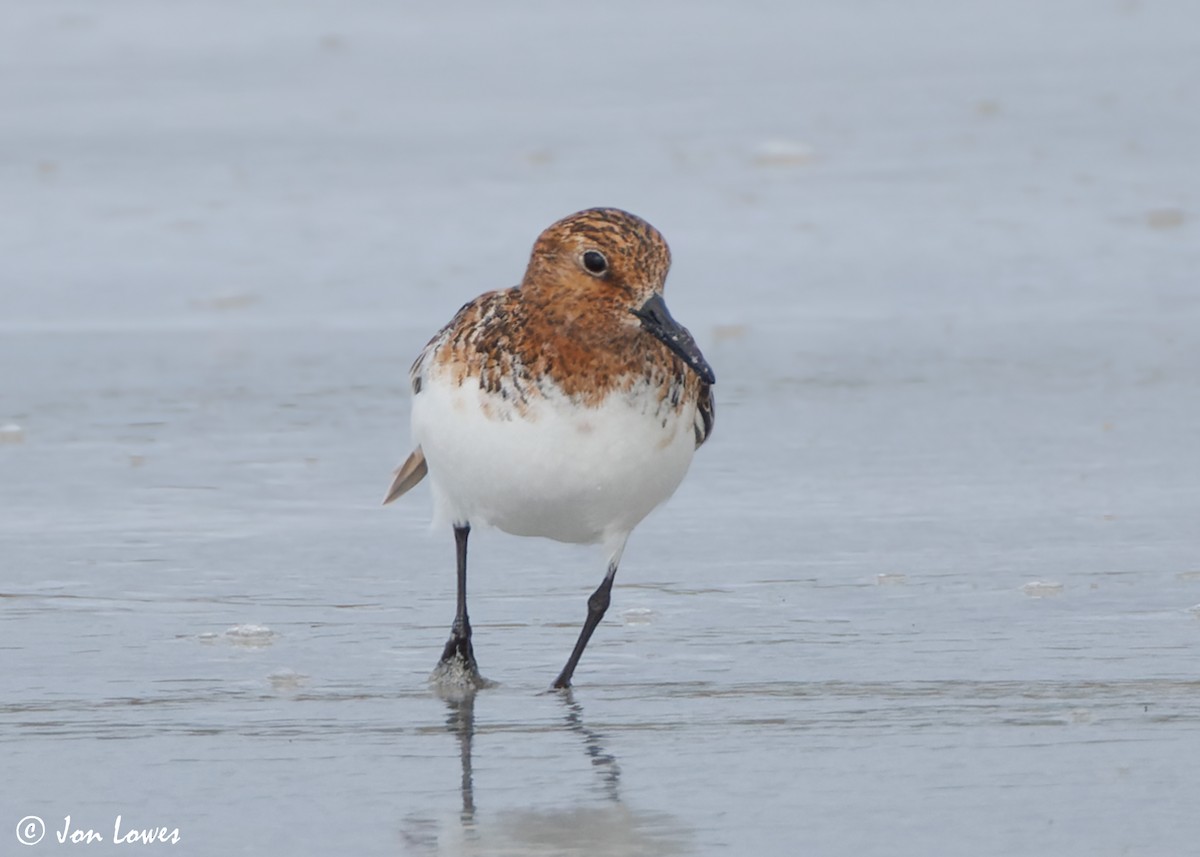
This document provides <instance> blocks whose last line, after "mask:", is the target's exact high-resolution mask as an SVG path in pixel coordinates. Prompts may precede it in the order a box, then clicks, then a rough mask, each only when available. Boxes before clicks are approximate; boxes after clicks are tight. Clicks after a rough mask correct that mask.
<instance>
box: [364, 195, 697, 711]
mask: <svg viewBox="0 0 1200 857" xmlns="http://www.w3.org/2000/svg"><path fill="white" fill-rule="evenodd" d="M670 265H671V254H670V251H669V250H668V249H667V243H666V241H664V240H663V237H662V235H661V234H659V232H658V230H657V229H655V228H654V227H653V226H651V225H650V224H649V223H647V222H646V221H644V220H642V219H641V218H638V217H635V216H634V215H632V214H629V213H627V212H624V211H620V210H618V209H615V208H593V209H589V210H587V211H581V212H579V213H578V214H572V215H571V216H570V217H567V218H564V219H563V220H560V221H558V222H557V223H555V224H554V225H552V226H551V227H549V228H548V229H546V231H544V232H543V233H542V234H541V235H540V236H538V239H537V241H536V242H535V243H534V245H533V252H532V254H531V256H530V259H529V266H528V268H527V269H526V271H525V277H524V279H523V280H522V281H521V284H520V285H519V286H516V287H514V288H511V289H506V290H504V291H495V292H487V293H486V294H483V295H480V296H479V297H477V298H476V299H475V300H473V301H471V302H470V303H468V304H466V305H465V306H464V307H463V308H462V309H460V310H459V311H458V314H457V315H455V316H454V318H453V319H452V320H451V321H450V323H449V324H448V325H446V326H445V327H444V328H442V329H441V331H439V332H438V334H437V335H436V336H434V337H433V339H431V340H430V341H429V344H428V345H426V346H425V348H424V350H423V351H422V352H421V355H420V356H419V357H418V358H417V360H416V362H415V363H414V364H413V367H412V370H411V373H410V377H411V380H412V390H413V403H412V436H413V440H414V442H415V443H416V444H417V448H416V449H415V450H414V451H413V453H412V455H410V456H409V457H408V460H407V461H405V463H404V465H403V466H402V467H401V468H400V469H399V470H397V471H396V478H395V481H394V482H393V483H392V487H391V490H390V491H389V492H388V495H387V499H385V500H384V502H385V503H388V502H391V501H392V500H394V499H396V498H397V497H399V496H400V495H401V494H404V493H405V492H406V491H408V490H409V489H410V488H412V487H413V486H414V485H416V484H417V483H418V482H420V481H421V480H422V479H423V478H424V477H425V476H426V474H428V476H429V481H430V483H431V486H432V489H433V502H434V517H435V521H441V522H448V523H450V524H451V525H452V526H453V528H454V538H455V543H456V547H457V555H458V610H457V613H456V615H455V617H454V624H453V626H452V627H451V630H450V639H449V641H447V643H446V647H445V650H444V651H443V652H442V657H441V661H440V662H439V663H438V668H437V669H436V670H435V671H434V674H433V676H432V678H433V679H434V680H435V681H446V682H454V683H457V684H465V685H468V686H470V687H479V686H482V685H483V684H486V682H485V680H484V679H482V678H481V677H480V675H479V670H478V667H477V666H476V662H475V655H474V651H473V649H472V646H471V624H470V621H469V620H468V619H467V536H468V535H469V533H470V531H471V526H472V525H473V524H480V523H482V524H488V525H490V526H493V527H497V528H498V529H501V530H503V531H505V532H507V533H512V534H514V535H518V536H543V537H546V538H551V539H556V540H558V541H561V542H573V543H579V544H600V545H602V546H603V547H604V549H605V550H606V551H607V553H608V571H607V573H606V574H605V575H604V580H603V582H601V584H600V586H599V587H598V588H597V589H596V591H595V592H594V593H593V594H592V596H591V597H590V598H589V599H588V611H587V620H586V621H585V622H584V625H583V629H582V631H581V632H580V634H579V639H578V641H577V642H576V643H575V648H574V650H573V651H572V652H571V656H570V658H569V659H568V660H567V663H566V666H564V667H563V669H562V672H561V673H559V675H558V678H557V679H555V681H554V687H556V688H565V687H569V686H570V683H571V676H572V674H573V673H574V671H575V666H576V664H577V663H578V662H579V657H580V655H581V654H583V650H584V647H585V646H586V645H587V642H588V639H589V638H590V637H591V636H592V632H593V631H594V630H595V629H596V625H597V624H599V622H600V619H601V618H602V617H603V616H604V611H605V610H606V609H607V608H608V604H609V599H610V592H611V590H612V584H613V578H614V577H615V576H616V573H617V565H618V563H619V562H620V561H621V554H622V552H623V551H624V550H625V542H626V540H627V539H628V538H629V534H630V533H631V532H632V531H633V528H634V527H636V526H637V525H638V523H640V522H641V520H642V519H643V518H645V517H646V515H647V514H649V513H650V511H651V510H652V509H654V508H655V507H656V506H658V505H659V504H660V503H662V502H663V501H665V500H666V499H667V498H668V497H670V496H671V494H673V493H674V492H675V489H676V488H677V487H678V486H679V483H680V482H681V481H682V480H683V476H684V474H685V473H686V472H687V469H688V465H689V464H690V463H691V460H692V454H693V453H694V452H695V450H696V449H697V448H699V446H700V445H701V444H702V443H704V441H705V440H706V439H707V438H708V435H709V433H710V432H711V431H712V427H713V414H714V411H713V398H712V391H711V387H712V384H713V383H714V382H715V378H714V376H713V371H712V369H711V368H710V367H709V365H708V363H707V362H705V360H704V356H703V355H702V354H701V353H700V349H699V348H698V347H697V345H696V342H695V340H693V339H692V336H691V334H690V333H688V331H687V329H686V328H684V327H683V326H682V325H680V324H679V323H678V322H677V321H675V319H673V318H672V317H671V314H670V313H669V312H667V305H666V304H665V303H664V302H663V295H662V290H663V282H664V281H665V279H666V276H667V270H668V269H669V268H670Z"/></svg>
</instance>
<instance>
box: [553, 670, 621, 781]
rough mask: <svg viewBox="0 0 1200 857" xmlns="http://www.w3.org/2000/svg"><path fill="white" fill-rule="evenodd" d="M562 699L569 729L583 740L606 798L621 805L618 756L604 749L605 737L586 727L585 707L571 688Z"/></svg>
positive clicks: (564, 692) (564, 693)
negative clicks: (584, 719)
mask: <svg viewBox="0 0 1200 857" xmlns="http://www.w3.org/2000/svg"><path fill="white" fill-rule="evenodd" d="M561 698H562V703H563V705H564V706H565V707H566V723H567V728H568V729H570V730H571V731H572V732H575V733H577V734H578V735H579V737H580V738H582V739H583V746H584V749H585V750H587V754H588V756H590V757H591V759H592V767H593V768H594V769H595V770H596V772H597V773H598V774H599V776H600V784H601V788H603V790H604V794H605V796H606V797H607V798H608V799H609V800H611V801H613V802H614V803H620V801H621V793H620V788H621V766H620V765H618V764H617V758H616V756H614V755H613V754H612V753H609V752H608V751H607V750H605V749H604V740H605V739H604V736H603V735H601V734H600V733H599V732H597V731H596V730H595V729H592V728H590V727H588V726H585V725H584V722H583V706H582V705H580V704H579V703H578V702H577V701H576V700H575V696H574V694H572V693H571V689H570V688H567V689H566V690H565V691H563V693H562V695H561Z"/></svg>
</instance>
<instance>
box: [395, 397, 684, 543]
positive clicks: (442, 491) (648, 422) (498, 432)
mask: <svg viewBox="0 0 1200 857" xmlns="http://www.w3.org/2000/svg"><path fill="white" fill-rule="evenodd" d="M655 392H656V391H651V390H650V389H648V388H647V390H646V391H645V394H644V395H639V396H629V395H625V394H617V395H613V396H610V397H609V398H608V400H607V401H606V402H604V403H603V404H601V405H600V406H599V407H596V408H585V407H582V406H579V405H575V404H572V403H571V402H570V401H568V400H567V399H565V398H558V397H554V398H545V399H542V398H539V399H534V400H531V401H530V403H529V406H528V411H527V412H526V413H525V414H524V415H518V414H517V413H515V412H511V411H510V412H507V415H508V416H509V418H508V419H505V418H503V416H501V415H502V414H504V413H505V411H502V410H501V409H500V407H498V406H500V405H503V404H505V403H503V402H502V401H501V400H500V399H499V397H498V396H495V395H494V394H488V393H486V392H484V391H483V390H481V389H479V388H478V387H477V386H475V385H470V384H468V385H464V386H461V387H460V386H456V385H452V384H449V383H442V382H440V381H439V380H438V379H433V378H428V377H427V378H425V382H424V384H423V387H422V390H421V393H420V394H419V395H417V396H416V397H415V398H414V400H413V410H412V431H413V440H414V441H415V442H416V443H418V444H420V446H421V448H422V449H423V450H424V452H425V459H426V461H427V462H428V464H429V479H430V482H431V484H432V487H433V496H434V513H435V519H436V520H437V521H439V522H447V521H448V522H450V523H463V522H466V523H471V524H481V523H483V524H489V525H491V526H494V527H498V528H499V529H501V530H504V531H505V532H508V533H513V534H514V535H519V536H544V537H546V538H551V539H557V540H558V541H563V542H576V543H583V544H590V543H595V542H606V543H615V542H617V541H623V540H624V537H625V536H627V535H628V534H629V532H630V531H631V530H632V529H633V528H634V527H635V526H636V525H637V524H638V522H640V521H641V520H642V519H643V518H644V517H646V515H647V514H649V513H650V511H651V510H652V509H654V507H656V506H658V505H659V504H660V503H662V502H663V501H664V500H666V499H667V498H668V497H670V496H671V494H673V493H674V492H675V489H676V488H677V487H678V486H679V483H680V482H681V481H682V480H683V477H684V474H685V473H686V472H687V469H688V465H689V464H690V463H691V460H692V454H693V452H694V451H695V437H694V434H693V429H692V424H693V420H694V418H695V414H694V410H695V408H694V406H685V407H683V408H681V409H680V410H679V411H678V412H674V411H671V410H670V409H664V410H663V412H662V413H659V414H656V410H658V408H657V405H658V402H657V398H656V397H655V395H654V394H655ZM489 413H490V414H491V416H489V415H488V414H489ZM664 416H665V421H666V425H665V426H664V424H663V423H664Z"/></svg>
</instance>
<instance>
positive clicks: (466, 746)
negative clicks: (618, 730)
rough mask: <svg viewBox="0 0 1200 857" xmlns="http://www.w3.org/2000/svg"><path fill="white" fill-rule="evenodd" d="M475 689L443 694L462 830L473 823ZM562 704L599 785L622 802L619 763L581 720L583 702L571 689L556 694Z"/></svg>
mask: <svg viewBox="0 0 1200 857" xmlns="http://www.w3.org/2000/svg"><path fill="white" fill-rule="evenodd" d="M476 695H477V694H476V693H475V692H474V691H466V692H462V693H456V694H446V695H443V696H442V701H443V702H445V703H446V730H447V731H448V732H450V733H452V734H453V735H454V736H455V737H456V738H457V739H458V755H459V761H460V763H461V765H462V780H461V786H460V788H461V792H462V810H461V812H460V813H459V817H460V818H461V820H462V824H463V829H464V830H468V831H469V830H470V829H472V828H473V827H474V824H475V779H474V775H473V774H472V771H471V747H472V744H473V742H474V739H475V697H476ZM558 697H559V701H560V703H561V705H562V707H563V723H564V725H565V726H566V728H567V729H568V730H569V731H571V732H574V733H575V734H577V735H578V736H579V737H580V739H581V740H582V741H583V748H584V752H585V753H587V756H588V758H589V759H590V760H591V763H592V768H593V770H595V771H596V773H597V775H598V777H599V786H600V789H601V790H602V791H603V793H604V795H605V797H606V798H608V799H609V800H611V801H613V802H614V803H620V801H621V793H620V787H621V766H620V765H618V764H617V759H616V757H615V756H614V755H613V754H612V753H610V752H608V751H607V750H606V749H605V747H604V745H605V740H606V739H605V737H604V735H602V734H601V733H600V732H597V731H596V730H595V729H592V728H591V727H590V726H588V725H587V724H586V723H585V722H584V716H583V705H582V704H580V702H579V701H578V700H576V699H575V696H574V694H573V693H572V692H571V690H570V688H568V689H566V690H564V691H561V692H559V693H558Z"/></svg>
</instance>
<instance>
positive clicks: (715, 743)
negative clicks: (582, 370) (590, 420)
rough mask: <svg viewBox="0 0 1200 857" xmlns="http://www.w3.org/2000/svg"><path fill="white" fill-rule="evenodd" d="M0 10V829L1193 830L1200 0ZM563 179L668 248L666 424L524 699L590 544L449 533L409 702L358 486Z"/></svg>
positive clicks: (413, 524) (614, 846) (394, 606)
mask: <svg viewBox="0 0 1200 857" xmlns="http://www.w3.org/2000/svg"><path fill="white" fill-rule="evenodd" d="M0 20H2V22H3V23H2V25H0V212H2V216H0V649H4V650H5V651H6V654H7V657H6V660H7V661H8V666H6V667H5V669H4V670H3V671H2V672H0V722H3V723H4V724H5V729H4V731H3V732H2V733H0V743H3V744H4V752H5V754H6V757H7V758H8V760H9V762H8V764H7V769H8V773H7V774H6V784H4V785H2V786H0V822H2V824H0V837H4V836H8V835H10V834H9V833H6V832H4V829H5V828H7V829H8V830H11V829H12V825H14V824H15V823H16V822H17V820H18V819H20V818H22V817H23V816H25V815H28V814H30V813H35V814H39V815H41V816H44V817H45V818H46V820H47V824H48V825H49V826H51V827H54V826H56V825H57V827H58V828H60V829H61V826H62V817H63V816H65V815H67V814H73V817H74V818H75V820H76V824H77V825H84V824H87V825H91V826H94V827H96V828H97V829H101V830H103V829H105V828H108V827H111V819H112V818H113V816H115V815H116V814H117V813H120V812H124V813H125V815H126V816H127V817H128V816H130V815H131V814H134V815H137V814H138V813H137V812H135V810H139V808H140V810H141V813H142V814H143V815H144V816H145V818H144V820H143V822H142V823H143V824H146V825H149V824H151V823H152V822H161V823H164V824H168V825H169V826H170V827H180V828H181V830H182V833H183V836H184V840H185V841H187V842H189V843H190V845H191V848H193V849H195V850H189V851H188V853H198V854H203V853H217V851H218V850H220V851H222V853H278V850H280V849H282V850H285V851H288V852H290V853H297V854H303V853H320V852H322V851H326V852H327V851H330V850H345V852H346V853H350V852H353V853H356V854H377V853H378V854H384V853H489V854H499V853H521V854H530V853H574V852H572V850H571V849H582V850H585V851H587V852H588V853H590V854H607V853H612V854H640V853H655V854H662V853H718V852H724V851H726V850H728V849H732V850H734V851H735V852H738V851H740V852H744V853H749V852H750V851H751V850H753V851H755V852H758V853H785V852H784V850H783V846H782V845H781V843H782V842H785V841H786V842H787V843H789V844H788V846H787V853H793V852H794V851H795V850H796V849H799V850H809V851H815V853H828V854H836V853H851V852H853V853H856V854H858V855H865V854H897V853H913V854H925V853H931V851H934V850H939V851H945V850H947V849H949V850H953V851H958V852H962V853H970V854H997V855H999V854H1012V853H1023V854H1043V853H1044V854H1055V855H1062V854H1089V855H1094V854H1125V853H1134V854H1163V855H1167V854H1171V855H1173V854H1179V853H1183V852H1184V851H1186V850H1187V848H1188V847H1191V845H1192V843H1194V841H1195V839H1196V836H1197V834H1200V830H1198V829H1197V827H1196V822H1195V820H1194V818H1193V816H1194V813H1193V812H1192V810H1191V809H1190V803H1188V800H1189V797H1188V791H1187V789H1185V788H1182V782H1183V780H1184V778H1185V777H1186V767H1185V766H1186V762H1184V761H1183V760H1184V759H1186V758H1189V757H1190V756H1189V754H1191V755H1194V752H1193V751H1194V748H1195V741H1196V740H1197V732H1198V731H1200V730H1198V727H1200V690H1198V688H1197V685H1196V684H1195V668H1194V667H1195V664H1194V658H1193V657H1192V652H1193V651H1194V647H1195V646H1196V645H1197V634H1198V633H1200V621H1197V615H1200V610H1198V609H1197V605H1200V558H1198V551H1200V537H1198V536H1197V533H1198V532H1200V529H1198V526H1197V521H1198V519H1200V487H1198V486H1200V337H1198V336H1197V333H1196V331H1197V330H1198V329H1200V282H1198V279H1197V278H1198V274H1197V272H1198V271H1200V236H1198V233H1197V228H1198V226H1197V221H1198V218H1200V168H1198V164H1197V152H1198V151H1200V8H1198V7H1197V6H1196V5H1195V4H1194V3H1191V2H1188V0H1051V2H1034V0H1016V2H1012V1H1011V0H1010V2H1003V3H1001V2H971V3H963V2H951V0H917V2H910V3H904V4H894V3H885V2H879V0H853V2H833V0H806V2H798V3H777V2H744V3H737V4H734V3H721V2H695V3H678V2H652V3H634V2H621V0H615V2H606V3H602V4H593V5H586V6H585V5H578V4H552V3H547V2H521V3H509V4H487V3H482V2H461V3H449V4H432V3H396V2H372V0H357V2H345V0H343V2H338V3H334V2H322V0H296V2H287V3H283V2H276V3H271V2H259V3H250V4H247V3H237V2H230V0H205V2H199V0H178V1H177V2H155V0H111V1H110V2H105V3H97V2H83V0H78V2H69V1H68V0H45V2H38V3H21V2H15V0H9V2H5V3H3V4H2V5H0ZM596 205H611V206H618V207H622V208H625V209H628V210H630V211H632V212H634V213H636V214H638V215H640V216H642V217H644V218H646V219H647V220H649V221H650V222H651V223H653V224H654V225H656V226H657V227H658V228H659V229H660V230H661V231H662V232H663V233H664V235H665V236H666V237H667V239H668V241H669V242H670V244H671V247H672V251H673V254H674V260H675V263H674V268H673V270H672V274H671V277H670V279H669V281H668V286H667V288H668V296H669V301H670V305H671V307H672V312H673V313H674V315H675V316H676V317H677V318H679V319H680V320H681V321H683V322H684V323H685V324H687V325H688V326H689V327H690V328H691V330H692V331H693V333H694V334H695V336H696V338H697V340H698V341H699V343H700V344H701V346H702V348H703V349H704V351H705V353H706V355H707V356H708V358H709V361H710V362H711V363H712V365H713V366H714V368H715V370H716V373H717V377H718V385H717V388H716V393H717V401H718V412H717V426H716V433H715V434H714V436H713V440H712V442H711V443H710V444H708V445H706V447H705V448H704V450H703V451H702V453H701V454H700V455H698V457H697V459H696V462H695V465H694V466H693V471H692V473H691V474H690V475H689V478H688V480H687V481H686V482H685V484H684V486H683V487H682V488H681V489H680V491H679V494H678V495H677V496H676V497H675V498H674V499H673V500H672V501H671V502H670V503H669V504H668V505H667V506H666V507H664V509H662V510H661V511H660V512H658V513H656V515H655V516H653V517H652V518H651V519H650V520H648V521H647V522H646V523H645V524H644V525H643V526H642V527H641V528H640V529H639V531H638V533H637V535H635V536H634V538H633V540H632V541H631V544H630V549H629V551H628V552H627V554H626V558H625V562H624V564H623V568H622V573H621V575H620V577H618V580H617V589H616V590H615V594H614V611H613V612H612V613H611V614H610V616H609V618H608V619H606V622H605V626H604V627H602V628H601V629H600V631H599V632H598V634H597V637H596V638H595V640H594V641H593V644H592V646H591V647H590V648H589V651H588V653H587V656H586V659H585V661H584V663H583V665H582V666H581V668H580V672H579V673H578V674H577V679H576V681H577V685H578V686H579V689H578V690H577V693H576V698H575V699H574V700H572V701H571V702H570V703H569V704H568V703H563V702H562V701H560V700H558V699H556V698H554V697H538V696H536V693H537V692H538V691H540V690H541V689H542V687H543V686H544V685H545V684H546V683H548V682H549V681H550V679H551V678H552V677H553V675H554V672H555V671H556V670H557V668H558V666H559V665H560V664H561V661H562V659H563V657H564V656H565V654H566V653H567V651H568V649H569V646H570V642H571V640H573V638H574V633H575V632H574V628H575V627H576V625H577V623H578V622H579V621H581V620H582V617H583V612H584V602H585V599H586V596H587V594H588V593H589V592H591V590H592V589H593V588H594V586H595V585H596V583H598V582H599V579H600V577H601V575H602V572H603V569H602V567H601V560H600V559H599V558H598V557H596V556H594V555H592V554H591V553H588V552H586V551H577V550H574V549H570V548H566V547H563V546H558V545H553V544H550V543H544V542H530V541H528V540H516V539H511V538H505V537H494V538H493V537H490V536H489V535H488V534H486V533H479V534H477V535H476V536H474V537H473V550H474V551H475V553H474V556H475V557H477V559H475V560H473V562H474V563H475V566H474V568H475V569H477V572H476V573H475V577H474V580H475V581H476V582H475V583H473V594H472V599H473V602H472V603H473V606H472V616H473V619H474V621H475V623H476V627H477V636H478V639H477V642H476V645H477V651H478V653H479V655H480V662H481V665H482V667H483V669H484V672H485V674H488V675H489V677H491V678H494V679H497V680H499V681H500V682H501V687H500V688H499V689H497V690H496V691H494V692H492V693H490V694H484V695H482V696H481V698H480V700H479V701H478V703H477V705H476V706H475V707H474V708H472V709H471V710H470V712H465V711H464V710H462V709H461V708H453V707H451V708H449V709H447V708H446V706H445V705H444V704H443V703H442V702H441V701H439V700H437V699H434V698H433V697H431V696H430V695H429V694H428V692H427V691H426V690H425V687H424V677H425V674H426V672H427V671H428V669H429V668H430V667H431V666H432V665H433V661H434V660H435V659H436V656H437V653H438V652H439V651H440V646H441V642H442V639H443V636H444V633H445V628H446V627H447V626H448V624H449V622H450V620H451V618H452V613H453V576H452V573H451V571H452V566H451V562H452V556H453V554H452V545H451V543H450V540H449V536H448V535H447V534H444V533H436V534H434V535H432V536H430V535H429V534H428V533H427V521H428V508H427V507H428V495H427V489H424V488H423V489H421V490H420V491H418V492H414V496H413V497H411V498H405V501H404V503H402V504H399V505H398V506H396V507H394V508H393V507H389V508H388V509H387V510H380V509H378V503H379V501H380V500H381V499H382V496H383V492H384V490H385V489H386V487H387V485H388V482H389V473H390V470H391V468H392V467H394V466H396V465H397V464H399V462H401V461H402V460H403V458H404V457H405V455H406V454H407V452H408V450H409V443H408V430H407V407H408V405H407V396H408V384H407V377H406V376H407V370H408V366H409V364H410V362H411V360H412V358H413V357H414V356H415V355H416V353H417V352H418V350H419V349H420V347H421V346H422V345H423V344H424V343H425V341H426V340H427V339H428V338H429V336H430V335H432V333H433V332H434V331H435V330H436V329H437V328H438V327H440V326H441V325H442V324H444V323H445V322H446V321H447V320H448V319H449V318H450V316H451V315H452V314H453V312H454V311H455V310H456V309H457V307H459V306H460V305H461V304H462V303H463V302H465V301H466V300H468V299H470V298H471V297H473V296H475V295H476V294H478V293H480V292H482V291H485V290H488V289H493V288H503V287H507V286H509V285H513V284H515V283H517V282H518V281H519V279H520V277H521V274H522V272H523V270H524V265H525V262H526V259H527V257H528V252H529V248H530V246H531V245H532V243H533V240H534V238H535V237H536V236H537V234H538V233H539V232H540V230H541V229H543V228H544V227H545V226H547V225H548V224H550V223H551V222H553V221H554V220H556V219H558V218H560V217H562V216H564V215H566V214H569V213H571V212H573V211H576V210H578V209H581V208H586V207H590V206H596ZM476 545H477V547H475V546H476ZM113 739H123V740H121V741H115V740H113ZM129 742H132V743H129ZM472 758H473V760H474V767H473V768H472V766H471V764H470V762H471V760H472ZM1181 766H1184V770H1180V768H1181ZM231 778H233V779H231ZM114 782H115V783H118V784H117V785H115V786H114V785H111V783H114ZM106 783H107V784H109V785H105V784H106ZM468 785H470V788H468ZM315 818H322V819H331V820H336V823H329V824H317V823H315V822H314V819H315ZM131 823H132V822H131ZM898 831H903V835H898V833H897V832H898ZM0 841H3V839H2V838H0ZM43 847H46V846H43ZM0 850H2V849H0ZM116 850H119V849H116ZM101 851H102V849H101V848H97V849H96V851H95V852H94V853H101ZM89 853H93V852H89ZM181 853H182V852H181Z"/></svg>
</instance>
